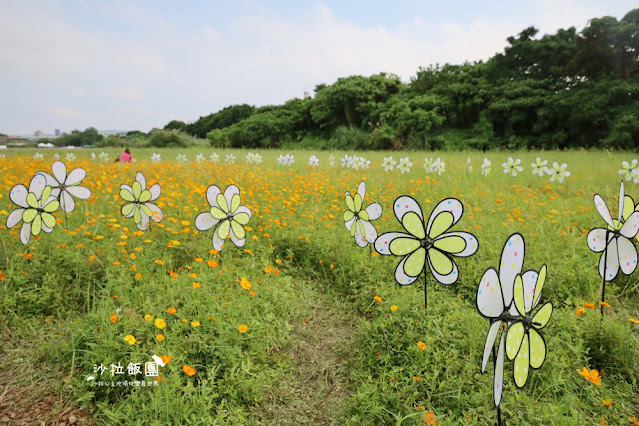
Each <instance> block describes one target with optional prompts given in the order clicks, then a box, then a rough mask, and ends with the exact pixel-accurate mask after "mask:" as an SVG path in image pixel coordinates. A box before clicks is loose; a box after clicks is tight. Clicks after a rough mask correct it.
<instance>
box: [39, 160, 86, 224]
mask: <svg viewBox="0 0 639 426" xmlns="http://www.w3.org/2000/svg"><path fill="white" fill-rule="evenodd" d="M51 172H52V174H51V175H50V174H48V173H45V172H38V173H37V174H40V175H42V176H44V177H45V178H46V180H47V185H49V186H50V187H51V188H52V191H51V195H53V196H54V197H56V198H57V199H58V201H59V202H60V209H61V210H62V211H63V212H64V216H65V218H66V214H67V213H70V212H72V211H73V210H75V201H74V200H73V197H76V198H78V199H80V200H86V199H88V198H90V197H91V191H90V190H89V189H88V188H85V187H84V186H80V184H81V183H82V180H83V179H84V178H85V177H86V175H87V172H86V171H85V170H84V169H82V168H79V167H78V168H77V169H73V170H72V171H71V173H69V174H68V175H67V166H66V165H65V164H64V163H63V162H62V161H56V162H55V163H53V165H52V166H51Z"/></svg>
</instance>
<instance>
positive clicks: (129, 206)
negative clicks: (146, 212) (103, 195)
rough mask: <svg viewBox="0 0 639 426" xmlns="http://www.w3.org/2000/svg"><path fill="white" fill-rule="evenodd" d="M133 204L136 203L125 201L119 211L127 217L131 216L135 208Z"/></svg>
mask: <svg viewBox="0 0 639 426" xmlns="http://www.w3.org/2000/svg"><path fill="white" fill-rule="evenodd" d="M135 206H136V205H135V204H134V203H125V204H123V205H122V207H121V208H120V213H122V216H124V217H126V218H129V217H131V216H133V210H134V209H135Z"/></svg>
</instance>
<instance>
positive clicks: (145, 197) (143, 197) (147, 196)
mask: <svg viewBox="0 0 639 426" xmlns="http://www.w3.org/2000/svg"><path fill="white" fill-rule="evenodd" d="M151 197H152V195H151V191H149V190H148V189H145V190H144V191H142V192H141V193H140V197H139V198H138V201H140V202H141V203H146V202H147V201H151Z"/></svg>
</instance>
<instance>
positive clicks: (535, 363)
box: [529, 328, 546, 369]
mask: <svg viewBox="0 0 639 426" xmlns="http://www.w3.org/2000/svg"><path fill="white" fill-rule="evenodd" d="M529 333H530V342H529V343H530V366H531V367H532V368H534V369H537V368H539V367H541V366H542V365H543V364H544V361H545V360H546V341H545V340H544V337H543V336H542V335H541V334H539V333H538V332H537V330H535V329H534V328H531V329H530V332H529Z"/></svg>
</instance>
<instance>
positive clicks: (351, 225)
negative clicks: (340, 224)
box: [344, 182, 382, 247]
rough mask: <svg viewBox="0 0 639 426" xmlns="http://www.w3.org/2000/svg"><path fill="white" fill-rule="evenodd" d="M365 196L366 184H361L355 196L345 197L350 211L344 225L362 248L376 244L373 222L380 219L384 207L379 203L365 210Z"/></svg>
mask: <svg viewBox="0 0 639 426" xmlns="http://www.w3.org/2000/svg"><path fill="white" fill-rule="evenodd" d="M365 196H366V182H360V184H359V186H358V187H357V193H356V194H355V196H352V195H351V194H350V193H349V192H346V195H345V199H346V206H347V207H348V210H346V211H345V212H344V225H345V226H346V229H348V231H349V232H350V233H351V237H354V238H355V242H356V243H357V245H358V246H360V247H366V246H367V245H368V244H369V243H370V244H373V243H374V242H375V239H377V229H375V227H374V226H373V225H372V224H371V221H373V220H377V219H379V217H380V216H381V215H382V206H381V205H380V204H379V203H372V204H370V205H369V206H368V207H366V208H365V209H363V208H362V207H363V205H364V197H365Z"/></svg>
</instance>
